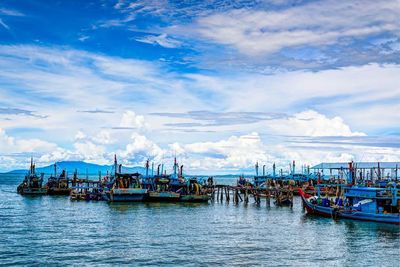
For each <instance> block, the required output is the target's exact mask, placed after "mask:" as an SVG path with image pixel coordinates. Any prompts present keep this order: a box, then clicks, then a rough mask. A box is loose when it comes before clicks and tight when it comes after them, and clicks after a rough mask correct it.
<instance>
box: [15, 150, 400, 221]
mask: <svg viewBox="0 0 400 267" xmlns="http://www.w3.org/2000/svg"><path fill="white" fill-rule="evenodd" d="M399 165H400V163H398V162H377V163H371V162H369V163H367V162H360V163H355V162H349V163H321V164H318V165H316V166H313V167H311V168H310V167H309V166H307V167H306V166H304V168H303V167H302V169H301V173H296V168H295V166H296V164H295V161H293V162H292V163H291V164H290V168H289V172H288V174H285V175H284V174H283V171H282V170H281V171H280V174H279V175H277V174H276V167H275V163H274V164H273V167H272V174H267V173H266V172H265V165H263V172H262V174H260V173H259V163H258V162H257V163H256V164H255V176H254V177H253V178H252V179H251V178H245V177H244V176H239V177H238V178H237V180H236V183H235V184H233V185H229V184H218V183H215V182H214V178H213V177H212V176H209V177H208V178H207V179H205V178H204V177H203V178H196V177H190V176H189V177H185V176H184V173H183V165H181V166H180V165H179V164H178V162H177V159H176V158H175V159H174V163H173V172H172V173H171V174H167V170H164V164H159V165H158V166H157V170H156V172H155V170H154V163H152V164H151V166H152V167H151V169H150V162H149V161H146V165H145V174H144V175H141V174H140V173H138V172H136V173H123V172H122V164H118V161H117V155H114V164H113V166H112V168H111V169H110V171H107V174H106V175H105V176H102V175H101V172H99V174H98V180H90V179H89V177H88V175H87V174H86V178H85V179H82V178H78V173H77V171H76V170H75V171H74V174H73V177H72V178H71V179H69V178H68V176H67V172H66V170H62V172H61V174H60V175H59V176H57V163H55V164H54V173H53V174H52V175H51V176H50V177H49V178H48V182H47V183H46V184H45V185H44V184H43V180H44V173H41V174H40V175H39V174H37V173H36V166H35V164H34V162H33V159H32V158H31V163H30V167H29V171H28V172H27V174H26V175H25V178H24V180H23V182H22V183H21V184H19V185H18V187H17V192H18V193H19V194H21V195H30V196H40V195H46V194H49V195H67V196H69V198H70V200H71V201H80V200H84V201H107V202H128V203H129V202H157V203H160V202H172V203H176V202H199V203H208V202H209V201H211V202H215V201H217V202H220V203H222V202H223V201H225V203H229V202H232V203H233V204H236V205H239V204H240V203H242V202H243V203H244V204H245V205H247V204H248V203H249V201H250V199H253V201H254V203H255V204H257V205H260V204H261V202H262V201H265V203H266V206H271V200H272V201H273V203H274V205H275V206H288V207H290V208H293V203H294V195H300V197H301V203H302V207H303V209H304V210H306V211H307V213H308V214H310V215H317V216H322V217H329V218H332V219H334V220H337V219H347V220H361V221H370V222H378V223H388V224H395V225H400V181H399V179H398V166H399ZM324 171H325V172H324ZM326 172H328V174H326Z"/></svg>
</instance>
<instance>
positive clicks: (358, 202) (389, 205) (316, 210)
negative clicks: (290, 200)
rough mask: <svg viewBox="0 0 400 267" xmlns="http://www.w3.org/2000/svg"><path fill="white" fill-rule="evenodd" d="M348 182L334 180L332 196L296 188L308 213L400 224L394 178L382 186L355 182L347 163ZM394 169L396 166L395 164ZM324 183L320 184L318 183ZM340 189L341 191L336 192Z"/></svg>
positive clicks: (399, 195) (352, 171)
mask: <svg viewBox="0 0 400 267" xmlns="http://www.w3.org/2000/svg"><path fill="white" fill-rule="evenodd" d="M348 170H349V172H348V184H337V188H338V195H337V196H336V199H334V200H332V199H330V198H329V197H328V196H325V197H322V196H321V194H320V190H318V195H317V196H311V195H308V194H306V193H305V192H304V191H303V190H301V189H300V190H299V191H300V196H301V199H302V202H303V205H304V207H305V208H306V210H307V213H308V214H314V215H320V216H324V217H331V218H334V219H339V218H343V219H352V220H362V221H373V222H381V223H390V224H396V225H399V224H400V190H399V188H400V184H397V173H396V180H395V181H392V182H389V183H388V184H387V186H386V187H385V188H381V187H367V186H364V185H356V184H355V180H356V179H355V178H356V177H355V170H354V167H353V163H352V162H351V163H349V168H348ZM396 172H397V167H396ZM320 186H325V185H324V184H321V185H318V189H319V187H320ZM340 192H343V194H342V195H341V196H340Z"/></svg>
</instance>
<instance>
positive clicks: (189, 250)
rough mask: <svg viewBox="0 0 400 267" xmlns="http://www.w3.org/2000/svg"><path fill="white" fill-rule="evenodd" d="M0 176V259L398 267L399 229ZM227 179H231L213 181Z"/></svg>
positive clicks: (69, 262)
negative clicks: (26, 189) (43, 190)
mask: <svg viewBox="0 0 400 267" xmlns="http://www.w3.org/2000/svg"><path fill="white" fill-rule="evenodd" d="M21 179H22V177H20V176H15V175H14V176H10V175H8V176H7V175H4V174H3V175H1V174H0V265H4V266H9V265H36V266H42V265H46V266H49V265H50V266H64V265H104V266H108V265H122V264H128V265H140V266H146V265H152V266H165V265H172V266H178V265H182V266H208V265H222V266H235V265H240V266H243V265H245V266H249V265H256V266H293V265H294V266H344V265H345V266H400V265H399V262H400V228H399V227H398V226H392V225H386V224H377V223H369V222H354V221H346V220H341V221H334V220H332V219H326V218H319V217H310V216H307V215H305V214H304V213H303V211H302V208H301V202H300V198H296V199H295V203H294V207H293V209H290V208H288V207H276V206H274V204H273V203H272V202H271V206H270V207H268V206H267V205H266V203H265V202H262V203H261V205H259V206H258V205H256V204H254V203H253V201H250V203H249V204H248V205H245V204H243V203H240V204H239V205H234V204H233V203H232V201H231V202H230V203H229V204H228V203H225V202H223V203H219V202H210V203H209V204H172V203H171V204H168V203H164V204H159V203H151V204H146V203H123V204H121V203H118V204H115V203H107V202H71V201H70V200H69V199H68V197H61V196H60V197H54V196H42V197H26V196H20V195H18V194H17V193H16V186H17V185H18V183H19V182H20V181H21ZM217 181H218V182H219V183H232V182H233V181H234V180H232V179H225V180H224V179H222V178H220V179H218V178H217Z"/></svg>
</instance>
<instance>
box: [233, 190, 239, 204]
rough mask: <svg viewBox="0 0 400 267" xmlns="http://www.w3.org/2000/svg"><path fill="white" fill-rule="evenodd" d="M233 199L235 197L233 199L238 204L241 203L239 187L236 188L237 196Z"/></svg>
mask: <svg viewBox="0 0 400 267" xmlns="http://www.w3.org/2000/svg"><path fill="white" fill-rule="evenodd" d="M233 199H234V200H233V201H234V202H236V204H238V203H239V192H238V190H237V189H236V190H235V197H234V198H233Z"/></svg>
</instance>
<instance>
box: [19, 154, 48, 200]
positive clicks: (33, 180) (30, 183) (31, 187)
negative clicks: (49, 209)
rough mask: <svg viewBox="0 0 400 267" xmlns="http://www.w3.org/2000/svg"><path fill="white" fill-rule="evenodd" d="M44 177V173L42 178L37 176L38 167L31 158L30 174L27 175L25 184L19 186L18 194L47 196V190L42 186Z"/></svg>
mask: <svg viewBox="0 0 400 267" xmlns="http://www.w3.org/2000/svg"><path fill="white" fill-rule="evenodd" d="M43 177H44V173H42V174H41V175H40V176H39V175H37V174H36V167H35V164H33V158H31V165H30V168H29V172H28V173H27V174H26V175H25V178H24V180H23V182H22V183H21V184H19V185H18V187H17V192H18V193H19V194H21V195H46V194H47V189H46V188H45V187H43V186H42V185H43Z"/></svg>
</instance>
